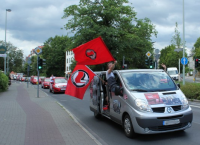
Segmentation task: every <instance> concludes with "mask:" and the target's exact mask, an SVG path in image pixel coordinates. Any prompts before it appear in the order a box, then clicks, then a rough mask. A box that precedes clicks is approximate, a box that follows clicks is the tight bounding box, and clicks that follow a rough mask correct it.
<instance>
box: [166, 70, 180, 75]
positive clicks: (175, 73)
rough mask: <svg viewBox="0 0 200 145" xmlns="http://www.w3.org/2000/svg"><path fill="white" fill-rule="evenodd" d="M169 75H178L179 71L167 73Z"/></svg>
mask: <svg viewBox="0 0 200 145" xmlns="http://www.w3.org/2000/svg"><path fill="white" fill-rule="evenodd" d="M167 73H168V74H169V75H177V74H178V71H177V70H169V71H167Z"/></svg>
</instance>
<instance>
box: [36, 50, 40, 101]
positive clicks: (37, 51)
mask: <svg viewBox="0 0 200 145" xmlns="http://www.w3.org/2000/svg"><path fill="white" fill-rule="evenodd" d="M35 53H36V54H37V72H38V83H37V97H38V98H39V76H40V70H39V69H38V61H39V54H41V53H42V49H41V48H40V47H36V48H35Z"/></svg>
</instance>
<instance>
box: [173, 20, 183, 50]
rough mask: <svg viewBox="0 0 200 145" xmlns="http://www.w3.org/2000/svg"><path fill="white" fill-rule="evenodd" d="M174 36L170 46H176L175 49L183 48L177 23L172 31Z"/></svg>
mask: <svg viewBox="0 0 200 145" xmlns="http://www.w3.org/2000/svg"><path fill="white" fill-rule="evenodd" d="M174 33H175V34H174V36H172V39H171V44H173V45H174V46H176V47H177V48H181V47H182V46H183V42H182V40H181V37H180V32H179V31H178V23H177V22H176V28H175V31H174Z"/></svg>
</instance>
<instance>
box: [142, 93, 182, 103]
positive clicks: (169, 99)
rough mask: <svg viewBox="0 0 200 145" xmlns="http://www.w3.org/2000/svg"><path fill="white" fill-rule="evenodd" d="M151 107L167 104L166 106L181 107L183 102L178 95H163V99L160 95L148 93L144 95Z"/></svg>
mask: <svg viewBox="0 0 200 145" xmlns="http://www.w3.org/2000/svg"><path fill="white" fill-rule="evenodd" d="M144 95H145V97H146V99H147V101H148V103H149V105H157V104H165V105H180V104H182V103H181V100H180V98H179V96H178V95H177V94H173V95H162V96H161V97H160V96H159V95H158V93H147V94H144Z"/></svg>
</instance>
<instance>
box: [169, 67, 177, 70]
mask: <svg viewBox="0 0 200 145" xmlns="http://www.w3.org/2000/svg"><path fill="white" fill-rule="evenodd" d="M167 70H177V68H176V67H168V68H167Z"/></svg>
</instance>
